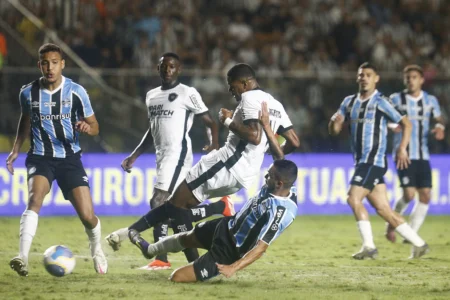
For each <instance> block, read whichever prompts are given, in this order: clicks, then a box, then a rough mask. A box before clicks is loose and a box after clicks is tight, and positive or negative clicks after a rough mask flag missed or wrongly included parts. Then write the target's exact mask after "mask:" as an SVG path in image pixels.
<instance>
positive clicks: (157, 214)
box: [128, 202, 173, 232]
mask: <svg viewBox="0 0 450 300" xmlns="http://www.w3.org/2000/svg"><path fill="white" fill-rule="evenodd" d="M167 203H169V202H165V203H164V204H163V205H161V206H158V207H156V208H154V209H152V210H150V211H149V212H148V213H147V214H146V215H145V216H143V217H142V218H140V219H139V220H138V221H137V222H136V223H134V224H133V225H131V226H129V227H128V228H129V229H134V230H137V231H138V232H142V231H145V230H147V229H149V228H151V227H154V226H156V225H157V224H158V223H162V222H164V221H166V220H167V219H169V218H170V212H169V211H170V210H169V209H167ZM172 206H173V205H172Z"/></svg>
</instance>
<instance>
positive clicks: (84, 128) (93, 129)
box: [75, 115, 99, 136]
mask: <svg viewBox="0 0 450 300" xmlns="http://www.w3.org/2000/svg"><path fill="white" fill-rule="evenodd" d="M75 130H77V131H78V132H81V133H86V134H87V135H90V136H96V135H98V132H99V126H98V122H97V118H96V117H95V115H92V116H90V117H87V118H84V120H82V121H78V122H76V123H75Z"/></svg>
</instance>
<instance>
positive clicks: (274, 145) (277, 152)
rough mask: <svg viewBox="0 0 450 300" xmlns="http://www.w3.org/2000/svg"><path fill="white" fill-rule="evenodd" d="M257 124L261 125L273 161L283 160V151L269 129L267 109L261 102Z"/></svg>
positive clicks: (264, 103) (265, 104)
mask: <svg viewBox="0 0 450 300" xmlns="http://www.w3.org/2000/svg"><path fill="white" fill-rule="evenodd" d="M259 122H260V123H261V125H262V128H263V130H264V133H265V134H266V136H267V141H268V143H269V148H270V152H271V153H272V157H273V159H274V160H277V159H284V153H283V150H282V149H281V147H280V145H279V144H278V140H277V138H276V136H275V134H274V133H273V131H272V128H271V127H270V120H269V109H268V107H267V103H266V102H263V103H262V104H261V111H260V112H259Z"/></svg>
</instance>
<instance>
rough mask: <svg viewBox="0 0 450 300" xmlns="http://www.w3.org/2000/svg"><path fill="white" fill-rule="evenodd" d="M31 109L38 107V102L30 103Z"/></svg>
mask: <svg viewBox="0 0 450 300" xmlns="http://www.w3.org/2000/svg"><path fill="white" fill-rule="evenodd" d="M31 107H39V102H38V101H33V102H31Z"/></svg>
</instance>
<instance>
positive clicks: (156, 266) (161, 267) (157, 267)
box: [146, 259, 172, 271]
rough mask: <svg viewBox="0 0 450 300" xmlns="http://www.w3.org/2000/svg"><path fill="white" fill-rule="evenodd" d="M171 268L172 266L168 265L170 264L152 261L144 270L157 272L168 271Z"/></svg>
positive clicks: (157, 260)
mask: <svg viewBox="0 0 450 300" xmlns="http://www.w3.org/2000/svg"><path fill="white" fill-rule="evenodd" d="M171 268H172V265H171V264H170V262H165V261H162V260H159V259H155V260H154V261H152V262H151V263H149V264H148V265H147V268H146V270H153V271H159V270H169V269H171Z"/></svg>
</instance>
